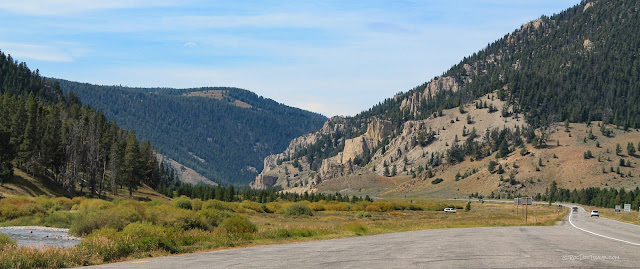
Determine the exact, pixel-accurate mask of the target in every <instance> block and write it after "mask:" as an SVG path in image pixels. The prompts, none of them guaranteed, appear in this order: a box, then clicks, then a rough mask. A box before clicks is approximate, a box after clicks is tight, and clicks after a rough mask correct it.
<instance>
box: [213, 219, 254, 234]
mask: <svg viewBox="0 0 640 269" xmlns="http://www.w3.org/2000/svg"><path fill="white" fill-rule="evenodd" d="M220 228H222V229H224V230H225V231H227V232H228V233H232V234H241V233H254V232H255V231H256V230H257V228H256V225H255V224H253V223H251V222H250V221H249V220H248V219H247V218H244V217H241V216H233V217H230V218H227V219H225V220H223V221H222V224H220Z"/></svg>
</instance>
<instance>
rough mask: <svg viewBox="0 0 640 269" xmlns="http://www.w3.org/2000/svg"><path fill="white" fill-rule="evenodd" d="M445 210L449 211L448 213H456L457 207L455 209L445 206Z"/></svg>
mask: <svg viewBox="0 0 640 269" xmlns="http://www.w3.org/2000/svg"><path fill="white" fill-rule="evenodd" d="M444 212H447V213H456V210H455V209H453V208H450V207H447V208H445V209H444Z"/></svg>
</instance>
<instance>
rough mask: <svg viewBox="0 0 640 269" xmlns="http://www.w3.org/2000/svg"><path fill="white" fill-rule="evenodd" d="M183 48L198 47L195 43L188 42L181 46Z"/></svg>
mask: <svg viewBox="0 0 640 269" xmlns="http://www.w3.org/2000/svg"><path fill="white" fill-rule="evenodd" d="M183 46H184V47H185V48H193V47H196V46H198V44H196V43H195V42H191V41H189V42H186V43H184V45H183Z"/></svg>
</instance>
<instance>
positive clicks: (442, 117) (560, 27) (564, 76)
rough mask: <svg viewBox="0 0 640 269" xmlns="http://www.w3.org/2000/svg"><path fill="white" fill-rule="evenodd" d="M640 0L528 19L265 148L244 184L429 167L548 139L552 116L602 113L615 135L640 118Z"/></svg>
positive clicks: (303, 182) (592, 4)
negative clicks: (403, 88) (389, 93)
mask: <svg viewBox="0 0 640 269" xmlns="http://www.w3.org/2000/svg"><path fill="white" fill-rule="evenodd" d="M639 9H640V1H637V0H636V1H631V0H621V1H614V0H609V1H583V2H582V3H580V4H578V5H576V6H574V7H571V8H569V9H567V10H565V11H563V12H561V13H559V14H556V15H553V16H551V17H546V16H543V17H541V18H540V19H538V20H535V21H532V22H529V23H526V24H524V25H523V26H522V27H520V28H519V29H517V30H515V31H514V32H512V33H510V34H507V35H505V36H504V37H503V38H501V39H499V40H497V41H496V42H493V43H492V44H489V45H488V46H487V47H486V48H484V49H482V50H480V51H479V52H477V53H474V54H473V55H471V56H469V57H466V58H464V59H463V60H462V61H461V62H460V63H459V64H456V65H454V66H453V67H452V68H451V69H449V70H448V71H446V72H444V73H443V75H442V76H438V77H436V78H434V79H432V80H431V81H429V82H425V83H424V84H422V85H419V86H417V87H415V88H413V89H411V90H409V91H407V92H404V93H402V92H401V93H398V94H397V95H395V96H394V97H393V98H389V99H387V100H385V101H384V102H382V103H380V104H377V105H375V106H373V107H372V108H371V109H369V110H367V111H364V112H362V113H360V114H358V115H356V116H354V117H348V118H332V119H331V120H329V121H328V122H327V123H326V124H325V127H324V128H323V129H321V130H320V131H318V132H315V133H312V134H309V135H305V136H303V137H300V138H297V139H295V140H294V141H293V142H292V143H291V145H290V146H289V148H288V149H287V150H285V151H284V152H283V153H281V154H277V155H272V156H269V157H267V158H265V170H264V172H263V173H262V174H260V175H259V176H258V177H257V178H256V181H255V182H254V183H253V184H252V186H253V187H255V188H264V187H267V186H272V185H279V186H283V187H285V188H287V187H288V188H296V187H297V188H302V189H303V190H307V189H308V190H313V189H316V188H317V187H318V186H320V184H324V183H323V182H326V181H328V180H332V182H333V183H335V182H340V181H343V180H346V179H347V178H350V177H352V176H353V175H358V178H359V179H360V180H364V181H366V180H369V181H371V182H380V180H385V178H387V177H389V176H391V177H393V176H395V175H398V176H399V175H413V176H415V177H417V178H423V179H424V178H431V177H432V176H434V175H435V176H436V177H437V174H438V173H445V172H447V170H451V169H454V170H455V169H457V168H456V167H457V166H456V165H457V164H459V163H461V162H464V161H467V160H469V161H474V160H481V159H484V158H487V157H489V156H491V158H498V159H504V158H507V157H508V156H513V155H514V154H517V153H516V152H523V153H526V147H535V148H536V149H538V148H539V149H543V148H546V147H547V146H548V144H547V143H548V142H549V137H550V135H551V133H553V132H555V129H554V128H551V126H552V124H554V123H557V122H563V121H567V122H580V123H590V122H595V121H602V122H601V126H607V127H602V128H604V130H602V135H603V136H604V137H610V136H615V135H616V133H615V132H611V131H610V126H612V125H613V126H617V127H619V128H620V129H621V130H622V131H627V130H629V129H631V128H640V73H639V71H640V70H639V69H640V58H639V54H640V31H638V30H639V25H640V20H639V17H638V16H639V12H638V10H639ZM592 128H593V127H592ZM595 128H600V126H599V127H595ZM474 129H475V130H474ZM590 139H591V138H590ZM591 141H593V140H591ZM626 142H627V141H625V143H626ZM585 143H587V142H585ZM485 169H486V168H485ZM491 170H493V169H491ZM464 172H465V171H462V170H461V171H460V174H461V175H462V174H464ZM454 173H455V172H454ZM459 179H460V177H456V181H457V180H459ZM445 180H446V178H445ZM429 181H431V180H429ZM516 181H517V180H516ZM514 182H515V181H514ZM324 185H327V184H324ZM339 185H340V184H333V186H339ZM343 187H344V186H341V187H336V188H343ZM324 190H327V188H324ZM335 190H340V189H335Z"/></svg>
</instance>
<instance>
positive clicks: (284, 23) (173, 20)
mask: <svg viewBox="0 0 640 269" xmlns="http://www.w3.org/2000/svg"><path fill="white" fill-rule="evenodd" d="M362 19H363V18H362V17H361V14H356V13H350V14H337V13H336V14H332V16H321V14H313V13H307V14H301V13H268V14H260V15H246V16H238V15H224V16H175V17H165V18H163V19H162V22H163V23H164V24H165V25H167V26H173V27H188V28H189V29H195V28H235V27H258V28H273V27H295V28H311V27H313V28H330V27H338V26H341V27H349V26H350V24H352V23H355V22H357V21H360V20H362Z"/></svg>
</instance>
